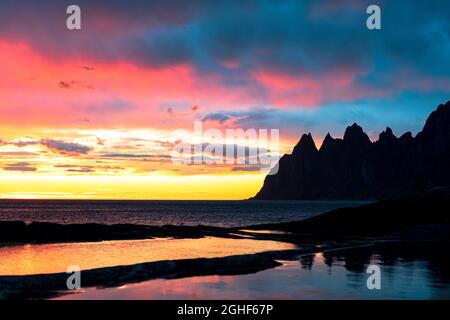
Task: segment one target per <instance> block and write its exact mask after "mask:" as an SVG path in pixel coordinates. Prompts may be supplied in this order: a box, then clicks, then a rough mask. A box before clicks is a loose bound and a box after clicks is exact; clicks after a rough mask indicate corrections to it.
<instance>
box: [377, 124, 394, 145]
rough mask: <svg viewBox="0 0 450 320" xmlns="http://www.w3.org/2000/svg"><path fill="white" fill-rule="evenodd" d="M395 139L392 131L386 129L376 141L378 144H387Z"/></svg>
mask: <svg viewBox="0 0 450 320" xmlns="http://www.w3.org/2000/svg"><path fill="white" fill-rule="evenodd" d="M396 139H397V137H396V136H395V135H394V133H393V132H392V129H391V128H389V127H387V128H386V130H384V131H383V132H381V133H380V135H379V138H378V141H379V142H388V141H394V140H396Z"/></svg>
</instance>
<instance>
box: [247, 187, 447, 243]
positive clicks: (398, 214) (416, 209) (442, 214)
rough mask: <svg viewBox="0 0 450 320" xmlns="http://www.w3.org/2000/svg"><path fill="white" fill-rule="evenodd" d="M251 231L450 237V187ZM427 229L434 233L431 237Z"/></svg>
mask: <svg viewBox="0 0 450 320" xmlns="http://www.w3.org/2000/svg"><path fill="white" fill-rule="evenodd" d="M246 229H251V230H280V231H286V232H292V233H296V234H300V233H301V234H312V235H314V236H315V237H317V238H320V237H321V235H325V236H327V237H336V236H345V237H348V238H354V237H355V236H360V237H367V236H369V237H373V236H376V237H379V236H383V237H385V236H393V235H396V238H403V239H413V238H420V237H422V236H423V238H434V239H445V240H446V241H448V240H450V233H449V231H450V188H436V189H433V190H431V191H428V192H425V193H423V194H416V195H414V196H411V197H405V198H398V199H391V200H381V201H378V202H374V203H371V204H368V205H364V206H360V207H354V208H341V209H336V210H332V211H329V212H327V213H324V214H321V215H318V216H315V217H312V218H308V219H305V220H302V221H298V222H288V223H280V224H265V225H257V226H249V227H246ZM430 232H431V233H434V234H432V236H431V237H430Z"/></svg>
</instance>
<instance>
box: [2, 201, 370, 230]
mask: <svg viewBox="0 0 450 320" xmlns="http://www.w3.org/2000/svg"><path fill="white" fill-rule="evenodd" d="M361 204H364V202H353V201H344V202H343V201H86V200H0V221H25V222H28V223H30V222H33V221H39V222H53V223H60V224H69V223H101V224H125V223H126V224H128V223H130V224H144V225H159V226H161V225H188V226H195V225H206V226H218V227H240V226H248V225H254V224H264V223H278V222H288V221H297V220H303V219H305V218H308V217H312V216H315V215H317V214H320V213H323V212H326V211H329V210H332V209H336V208H342V207H353V206H358V205H361Z"/></svg>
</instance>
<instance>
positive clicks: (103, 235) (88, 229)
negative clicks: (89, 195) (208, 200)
mask: <svg viewBox="0 0 450 320" xmlns="http://www.w3.org/2000/svg"><path fill="white" fill-rule="evenodd" d="M204 236H221V237H233V236H231V235H229V234H228V231H227V230H226V229H222V228H215V227H206V226H197V227H189V226H163V227H157V226H146V225H132V224H117V225H102V224H67V225H63V224H56V223H46V222H33V223H31V224H25V223H24V222H21V221H2V222H0V243H51V242H82V241H102V240H135V239H151V238H154V237H163V238H164V237H173V238H194V239H195V238H201V237H204Z"/></svg>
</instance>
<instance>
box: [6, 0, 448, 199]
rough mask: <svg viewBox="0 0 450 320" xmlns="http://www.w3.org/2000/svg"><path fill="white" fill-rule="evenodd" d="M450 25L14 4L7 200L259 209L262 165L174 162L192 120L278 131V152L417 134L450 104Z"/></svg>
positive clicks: (148, 4) (261, 0)
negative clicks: (326, 141) (354, 136)
mask: <svg viewBox="0 0 450 320" xmlns="http://www.w3.org/2000/svg"><path fill="white" fill-rule="evenodd" d="M70 4H78V5H79V6H80V7H81V10H82V30H81V31H69V30H67V29H66V23H65V20H66V17H67V15H66V8H67V6H68V5H70ZM370 4H378V5H379V6H380V7H381V10H382V30H375V31H371V30H368V29H367V28H366V19H367V16H368V15H367V14H366V8H367V6H368V5H370ZM449 16H450V4H448V3H447V1H443V0H442V1H438V0H428V1H422V0H416V1H413V0H410V1H392V0H391V1H386V0H385V1H381V0H370V1H366V0H342V1H319V0H304V1H301V0H283V1H280V0H277V1H275V0H273V1H270V0H246V1H237V0H229V1H226V0H214V1H211V0H204V1H200V0H173V1H170V0H164V1H163V0H152V1H150V0H147V1H131V0H128V1H119V0H108V1H106V0H105V1H102V0H96V1H87V0H77V1H64V0H58V1H56V0H55V1H50V0H47V1H45V0H43V1H31V0H18V1H17V0H14V1H12V0H2V1H1V2H0V71H1V73H2V76H1V77H0V179H1V182H0V197H5V198H9V197H19V198H21V197H27V198H28V197H38V198H39V197H52V198H58V197H61V198H65V197H69V198H70V197H74V198H118V197H120V198H171V199H190V198H197V199H198V198H207V199H218V198H226V199H239V198H245V197H248V196H251V195H252V194H253V193H254V192H255V191H256V190H257V189H258V188H259V187H260V186H261V184H262V181H263V176H264V175H263V174H262V173H261V172H260V170H259V168H258V167H257V166H245V165H244V166H243V165H236V164H231V165H214V166H211V165H196V166H189V165H181V164H179V163H178V164H177V163H173V162H172V161H171V158H170V154H171V153H170V152H171V148H172V147H173V146H174V144H175V143H176V142H178V141H179V140H176V141H175V140H174V138H173V130H175V129H179V128H184V129H188V130H191V131H192V130H193V126H194V121H203V126H204V127H205V128H217V129H220V130H222V131H223V132H225V129H227V128H242V129H248V128H255V129H258V128H267V129H272V128H274V129H280V134H281V144H280V146H281V153H283V152H289V151H290V149H291V148H292V147H293V145H295V143H296V141H297V140H298V138H299V137H300V136H301V134H302V133H305V132H312V134H313V136H314V138H315V140H316V142H317V145H320V143H321V140H322V139H323V137H324V136H325V135H326V133H327V132H330V133H331V134H332V135H333V136H336V137H339V136H342V135H343V133H344V131H345V128H346V126H348V125H351V124H352V123H353V122H357V123H359V124H360V125H361V126H363V128H364V129H365V130H366V132H367V133H368V134H369V136H370V137H371V138H372V139H373V140H376V139H377V137H378V133H379V132H380V131H382V130H383V129H384V128H385V127H386V126H390V127H391V128H393V130H394V133H396V134H401V133H403V132H405V131H412V132H413V134H415V133H417V132H418V131H419V130H420V129H421V127H422V125H423V123H424V121H425V119H426V116H427V115H428V114H429V113H430V112H431V111H432V110H433V109H434V108H436V107H437V105H438V104H440V103H443V102H446V101H447V100H449V99H450V40H449V37H450V22H449V19H448V17H449ZM181 138H182V137H181ZM184 138H185V139H184V140H187V141H183V142H185V143H192V142H193V141H189V137H187V136H186V137H184ZM200 142H201V143H203V142H205V141H200ZM200 142H199V143H200ZM222 142H223V143H230V141H222ZM233 143H236V142H233ZM243 143H245V142H243ZM250 144H251V142H250Z"/></svg>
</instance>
